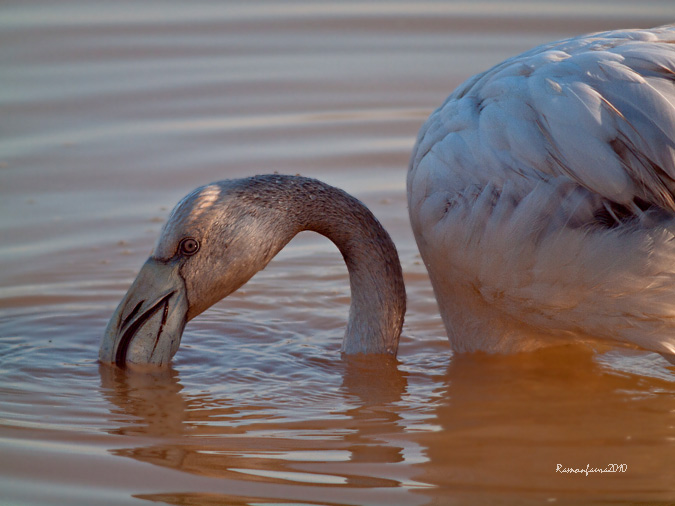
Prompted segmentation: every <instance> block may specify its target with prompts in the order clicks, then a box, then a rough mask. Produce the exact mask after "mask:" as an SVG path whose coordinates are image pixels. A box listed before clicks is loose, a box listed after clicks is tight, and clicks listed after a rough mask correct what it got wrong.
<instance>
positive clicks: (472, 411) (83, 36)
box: [0, 0, 675, 505]
mask: <svg viewBox="0 0 675 506" xmlns="http://www.w3.org/2000/svg"><path fill="white" fill-rule="evenodd" d="M674 20H675V6H674V5H673V3H672V1H670V0H669V1H662V2H660V1H646V2H639V5H638V2H627V1H618V2H617V1H612V2H602V1H597V0H590V1H584V2H565V3H561V2H543V1H542V2H534V1H533V2H514V3H508V4H507V3H505V2H504V3H502V2H482V1H472V2H409V3H406V2H367V3H360V2H272V1H270V2H262V1H250V2H212V3H205V2H178V1H161V2H160V1H146V2H142V3H141V2H132V1H126V0H123V1H117V2H99V1H88V2H85V1H77V0H62V1H59V2H47V1H43V2H39V1H35V2H18V1H4V2H3V3H2V6H0V83H1V86H0V111H1V113H2V122H1V125H0V237H2V241H1V242H0V262H1V264H0V504H3V505H4V504H11V505H15V504H72V505H79V504H82V505H85V504H86V505H89V504H148V503H149V502H157V503H165V504H181V505H193V504H240V505H244V504H247V505H254V504H312V505H319V504H328V505H360V504H386V505H395V504H396V505H398V504H401V505H421V504H429V503H432V504H496V503H499V504H551V503H553V504H567V503H571V502H576V501H582V502H584V503H586V504H616V503H621V504H624V503H631V502H638V501H649V502H650V504H672V503H673V502H674V501H675V369H674V368H673V367H672V366H670V367H669V366H668V364H667V363H666V362H665V361H664V360H663V359H661V358H660V357H659V356H657V355H654V354H650V353H645V352H639V351H633V350H626V349H589V348H586V347H583V346H581V345H575V346H570V347H569V348H564V349H555V350H548V351H546V352H541V353H536V354H528V355H517V356H483V355H474V356H453V355H452V353H451V351H450V349H449V347H448V344H447V342H446V337H445V333H444V329H443V327H442V324H441V321H440V318H439V316H438V314H437V309H436V306H435V301H434V299H433V294H432V291H431V287H430V284H429V282H428V279H427V277H426V273H425V271H424V268H423V266H422V265H421V263H420V260H419V257H418V254H417V249H416V246H415V244H414V240H413V238H412V234H411V232H410V230H409V226H408V219H407V210H406V203H405V173H406V169H407V162H408V156H409V152H410V149H411V147H412V145H413V141H414V137H415V135H416V133H417V130H418V128H419V126H420V125H421V123H422V122H423V121H424V119H425V117H426V116H427V115H428V114H429V113H430V112H431V110H432V109H433V108H435V107H436V106H438V105H439V104H440V103H441V102H442V100H443V99H444V98H445V97H446V95H447V94H449V92H450V91H451V90H452V89H453V88H454V87H455V86H457V85H458V84H459V83H461V82H462V81H463V80H464V79H466V78H468V77H469V76H471V75H472V74H474V73H476V72H479V71H481V70H483V69H485V68H487V67H489V66H491V65H493V64H495V63H497V62H499V61H500V60H502V59H504V58H506V57H508V56H510V55H513V54H516V53H519V52H521V51H523V50H526V49H529V48H530V47H532V46H535V45H538V44H540V43H543V42H546V41H549V40H553V39H558V38H564V37H568V36H572V35H577V34H581V33H585V32H589V31H599V30H605V29H612V28H620V27H649V26H656V25H659V24H664V23H666V22H672V21H674ZM273 171H279V172H284V173H301V174H303V175H307V176H313V177H318V178H320V179H323V180H325V181H327V182H329V183H331V184H334V185H337V186H339V187H341V188H343V189H345V190H347V191H349V192H351V193H353V194H355V195H356V196H357V197H359V198H360V199H361V200H363V201H364V202H365V203H366V204H367V205H368V206H369V207H370V208H371V209H372V210H373V211H374V213H375V214H376V215H377V216H378V218H379V219H380V220H381V221H382V223H383V224H384V225H385V227H386V228H387V229H388V230H389V231H390V233H391V234H392V236H393V238H394V240H395V242H396V244H397V247H398V248H399V251H400V254H401V259H402V263H403V268H404V271H405V274H406V283H407V287H408V296H409V310H408V314H407V319H406V325H405V327H404V332H403V337H402V342H401V347H400V351H399V357H398V361H397V362H395V363H394V362H382V361H378V360H376V359H364V360H348V361H342V360H340V357H339V347H340V341H341V337H342V333H343V328H344V325H345V322H346V318H347V311H348V304H349V287H348V280H347V271H346V268H345V267H344V265H343V263H342V260H341V257H340V255H339V253H338V251H337V250H336V249H335V248H334V246H333V245H332V244H331V243H329V242H328V241H327V240H325V239H324V238H322V237H320V236H316V235H312V234H307V235H301V236H299V237H298V238H297V239H295V240H294V241H293V242H292V243H291V244H290V245H289V247H287V248H286V249H285V250H284V251H283V252H282V253H281V254H280V255H279V256H278V257H277V258H276V259H275V260H274V261H273V262H272V264H270V266H269V267H268V268H267V269H266V270H265V271H264V272H261V273H260V274H259V275H257V276H256V277H255V278H254V279H253V280H252V281H251V282H250V283H249V284H248V285H246V286H245V287H244V288H243V289H242V290H240V291H239V292H237V293H236V294H234V295H232V296H231V297H229V298H228V299H227V300H225V301H223V302H221V303H219V304H217V305H216V306H215V307H213V308H212V309H210V310H209V311H207V312H206V313H204V314H203V315H201V316H199V317H198V318H197V319H196V320H194V321H192V322H191V323H190V324H189V325H188V326H187V328H186V332H185V335H184V337H183V345H182V347H181V350H180V351H179V353H178V354H177V356H176V358H175V360H174V362H173V365H172V367H171V368H169V369H168V370H166V371H163V372H162V373H157V374H133V373H131V372H122V371H118V370H115V369H114V368H108V367H100V366H99V365H98V363H97V361H96V356H97V351H98V346H99V339H100V337H101V333H102V331H103V329H104V327H105V324H106V322H107V320H108V318H109V317H110V315H111V313H112V311H113V309H114V308H115V306H116V305H117V303H118V302H119V300H120V298H121V297H122V295H123V293H124V292H125V291H126V289H127V287H128V286H129V284H130V283H131V281H132V279H133V278H134V276H135V273H136V272H137V270H138V268H139V267H140V266H141V264H142V263H143V261H144V259H145V257H146V256H147V254H148V252H149V251H150V249H151V247H152V244H153V243H154V239H155V237H156V235H157V232H158V230H159V228H160V226H161V223H162V222H163V221H164V219H165V218H166V216H167V214H168V211H169V210H170V208H171V207H172V206H173V205H174V203H175V202H176V201H177V200H178V199H179V198H180V197H181V196H183V195H184V194H185V193H187V192H188V191H190V190H191V189H192V188H194V187H196V186H198V185H201V184H205V183H208V182H211V181H215V180H219V179H225V178H230V177H241V176H247V175H252V174H257V173H267V172H273ZM558 464H562V465H563V466H564V467H573V468H586V466H587V465H590V466H591V467H598V468H605V467H606V466H608V465H609V464H625V465H626V466H627V470H626V472H623V473H614V474H611V473H606V474H591V475H589V476H586V475H585V474H574V475H570V474H561V473H556V466H557V465H558Z"/></svg>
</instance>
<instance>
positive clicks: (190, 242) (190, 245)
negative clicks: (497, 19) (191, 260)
mask: <svg viewBox="0 0 675 506" xmlns="http://www.w3.org/2000/svg"><path fill="white" fill-rule="evenodd" d="M178 251H180V253H181V254H183V255H185V256H190V255H194V254H195V253H197V252H198V251H199V241H197V239H194V238H192V237H186V238H185V239H183V240H182V241H181V242H180V244H179V245H178Z"/></svg>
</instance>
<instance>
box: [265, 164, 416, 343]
mask: <svg viewBox="0 0 675 506" xmlns="http://www.w3.org/2000/svg"><path fill="white" fill-rule="evenodd" d="M262 178H264V180H265V181H266V182H268V183H269V184H271V186H272V187H273V188H275V190H276V191H275V193H277V192H278V193H277V195H275V198H276V202H278V204H279V205H281V206H282V208H283V209H284V211H285V212H287V213H288V215H290V216H289V217H290V218H291V220H292V221H293V227H292V228H293V229H294V231H293V234H292V235H295V233H298V232H301V231H303V230H310V231H314V232H317V233H319V234H322V235H324V236H326V237H327V238H328V239H330V240H331V241H333V243H335V245H336V246H337V247H338V249H339V250H340V253H342V257H343V258H344V261H345V263H346V264H347V269H348V270H349V283H350V287H351V305H350V308H349V322H348V324H347V330H346V332H345V336H344V340H343V342H342V352H343V353H346V354H356V353H388V354H392V355H396V352H397V349H398V341H399V337H400V334H401V328H402V326H403V317H404V315H405V309H406V295H405V286H404V284H403V273H402V270H401V263H400V261H399V258H398V253H397V251H396V247H395V246H394V243H393V241H392V240H391V238H390V237H389V234H388V233H387V232H386V231H385V230H384V228H383V227H382V225H380V223H379V222H378V221H377V219H376V218H375V216H373V214H372V213H371V212H370V211H369V210H368V208H367V207H366V206H365V205H363V204H362V203H361V202H360V201H358V200H357V199H355V198H354V197H352V196H351V195H349V194H347V193H346V192H344V191H342V190H339V189H337V188H334V187H332V186H329V185H327V184H325V183H322V182H321V181H317V180H315V179H309V178H304V177H299V176H281V175H274V176H262V177H261V179H262ZM254 179H257V178H254ZM258 181H261V180H260V179H259V180H258ZM256 186H257V185H256Z"/></svg>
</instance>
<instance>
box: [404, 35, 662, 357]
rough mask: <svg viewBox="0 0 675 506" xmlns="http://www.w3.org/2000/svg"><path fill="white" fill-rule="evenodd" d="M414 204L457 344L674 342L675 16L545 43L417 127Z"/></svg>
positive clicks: (411, 180) (479, 79)
mask: <svg viewBox="0 0 675 506" xmlns="http://www.w3.org/2000/svg"><path fill="white" fill-rule="evenodd" d="M408 199H409V209H410V218H411V224H412V227H413V230H414V232H415V236H416V239H417V241H418V245H419V247H420V252H421V253H422V256H423V258H424V260H425V263H426V264H427V268H428V269H429V271H430V275H431V278H432V282H433V284H434V290H435V292H436V295H437V298H438V301H439V305H440V307H441V313H442V314H443V317H444V321H445V323H446V327H447V328H448V334H449V336H450V339H451V341H452V343H453V346H454V347H455V348H456V349H458V350H462V349H467V350H471V349H487V350H493V351H499V350H510V349H523V348H528V347H532V346H538V345H539V344H540V341H542V340H544V341H546V340H550V339H552V336H557V337H560V338H563V339H564V338H566V337H565V336H568V335H569V333H575V334H587V335H591V336H594V337H602V338H610V339H612V338H613V339H619V340H622V341H627V342H633V343H636V344H638V345H640V346H643V347H646V348H649V349H654V350H656V351H660V352H666V353H675V323H671V322H670V320H671V319H673V316H675V282H674V281H675V245H674V244H673V243H675V241H673V240H672V239H673V233H674V232H675V221H674V216H675V27H663V28H659V29H654V30H633V31H621V32H606V33H601V34H595V35H589V36H584V37H577V38H573V39H568V40H565V41H561V42H556V43H552V44H548V45H545V46H541V47H538V48H536V49H534V50H532V51H529V52H527V53H524V54H522V55H520V56H517V57H514V58H511V59H509V60H507V61H505V62H503V63H501V64H499V65H497V66H495V67H494V68H492V69H490V70H488V71H487V72H484V73H482V74H480V75H477V76H475V77H473V78H471V79H470V80H468V81H467V82H466V83H465V84H464V85H462V86H460V88H458V89H457V90H456V91H455V92H454V93H453V94H452V95H451V96H450V97H449V98H448V99H447V101H446V102H445V103H444V104H443V106H441V107H440V108H439V109H438V110H437V111H435V112H434V113H433V114H432V115H431V117H430V118H429V120H428V121H427V122H426V123H425V125H424V126H423V127H422V129H421V131H420V134H419V137H418V141H417V145H416V147H415V150H414V152H413V157H412V161H411V167H410V170H409V173H408Z"/></svg>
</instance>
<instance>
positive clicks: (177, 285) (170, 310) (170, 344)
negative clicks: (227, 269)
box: [98, 258, 188, 367]
mask: <svg viewBox="0 0 675 506" xmlns="http://www.w3.org/2000/svg"><path fill="white" fill-rule="evenodd" d="M187 312H188V302H187V294H186V289H185V281H184V280H183V278H182V277H181V275H180V272H179V266H178V265H177V264H174V263H172V262H161V261H158V260H155V259H153V258H149V259H148V260H147V261H146V262H145V264H144V265H143V267H142V268H141V270H140V272H139V273H138V275H137V276H136V279H135V280H134V282H133V283H132V285H131V287H130V288H129V291H128V292H127V294H126V295H125V296H124V298H123V299H122V302H120V304H119V306H117V309H116V310H115V313H114V314H113V315H112V318H110V322H109V323H108V327H107V328H106V330H105V334H104V335H103V340H102V342H101V348H100V350H99V355H98V356H99V360H100V361H101V362H103V363H109V364H112V363H115V364H117V365H118V366H119V367H124V366H125V365H126V364H128V363H131V364H152V365H157V366H161V365H166V364H168V363H169V362H170V361H171V358H172V357H173V356H174V355H175V354H176V351H178V347H179V345H180V339H181V337H182V335H183V329H184V328H185V323H186V322H187Z"/></svg>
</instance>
